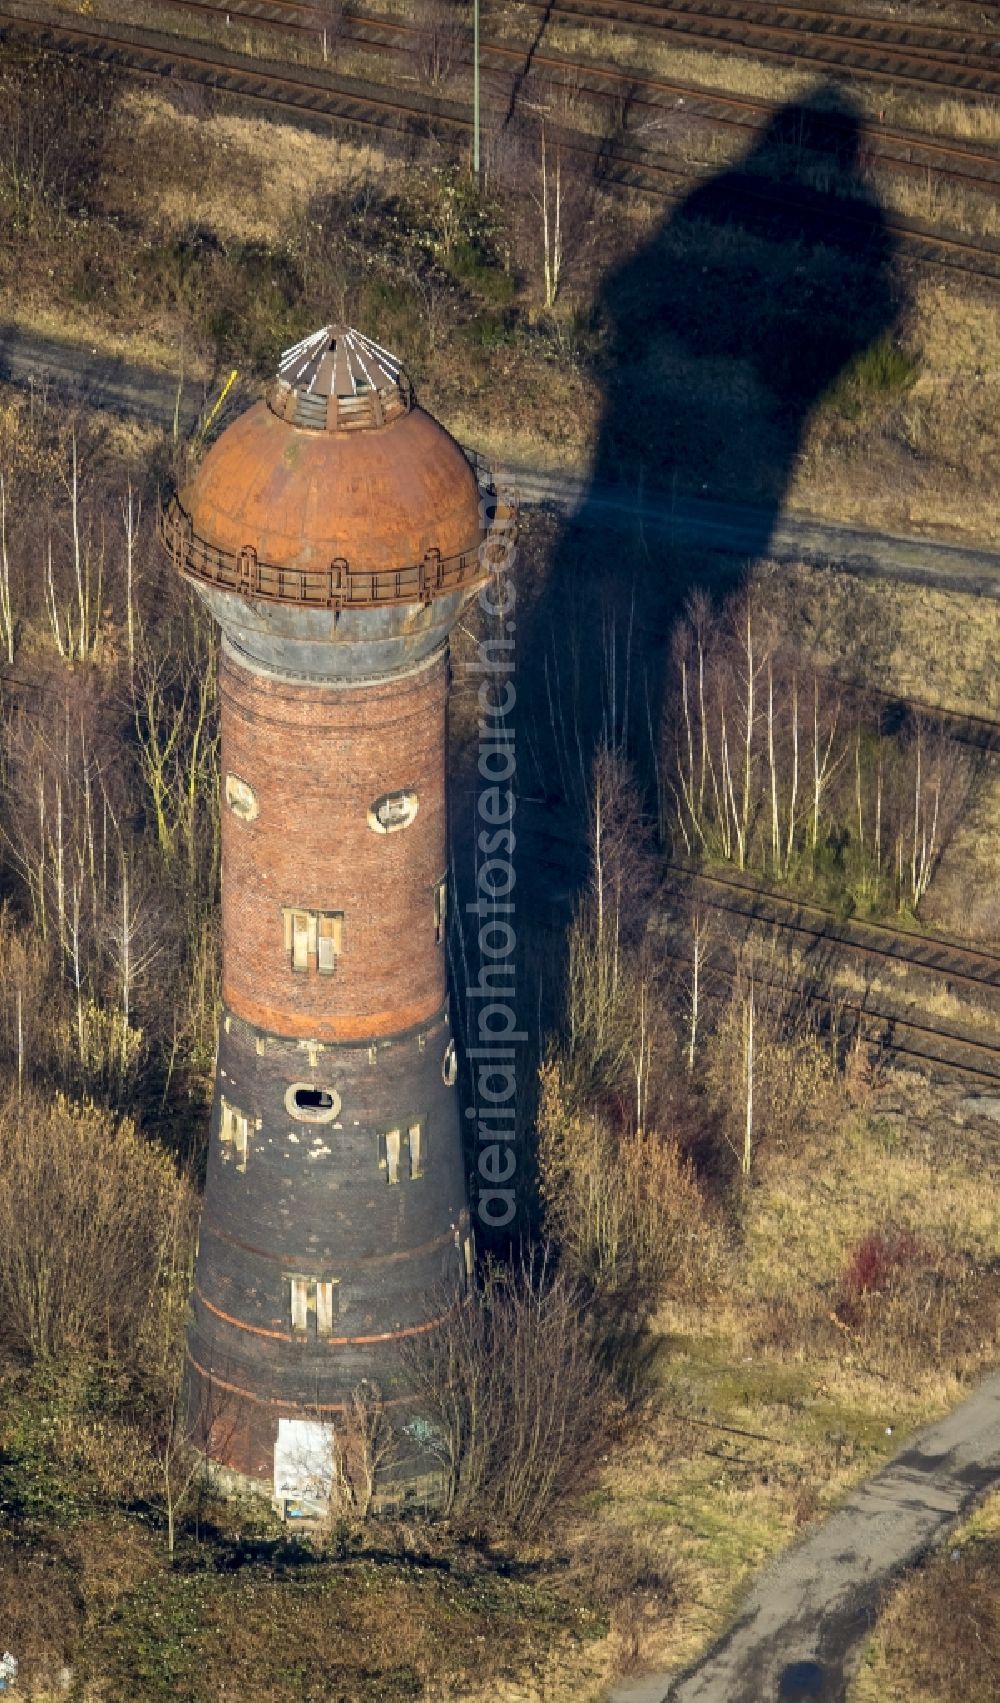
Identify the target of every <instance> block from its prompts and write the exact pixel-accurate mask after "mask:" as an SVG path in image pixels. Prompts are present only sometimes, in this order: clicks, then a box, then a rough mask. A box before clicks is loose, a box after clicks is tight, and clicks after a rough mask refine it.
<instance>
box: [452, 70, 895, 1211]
mask: <svg viewBox="0 0 1000 1703" xmlns="http://www.w3.org/2000/svg"><path fill="white" fill-rule="evenodd" d="M894 260H895V255H894V243H893V239H892V236H891V233H890V231H889V230H888V229H887V225H886V221H885V217H884V215H883V212H882V209H881V207H880V205H879V202H878V200H877V198H876V196H875V195H874V193H873V191H872V189H871V188H870V186H869V183H868V181H867V178H866V175H865V171H864V159H863V134H862V128H861V123H860V118H859V114H858V112H857V111H856V109H855V108H854V107H853V105H852V104H851V102H850V101H849V99H848V98H847V97H846V95H845V94H844V93H842V92H841V91H839V90H838V89H837V88H835V87H832V86H825V87H822V88H820V89H818V90H817V91H816V92H815V93H814V94H813V95H812V96H810V97H808V98H805V99H803V100H800V101H796V102H794V103H791V104H788V105H786V106H784V107H782V108H781V109H780V110H779V111H777V112H775V114H774V116H773V117H772V118H771V119H770V120H769V121H768V123H767V124H766V125H765V126H764V128H763V129H762V130H761V131H760V132H759V134H758V135H757V137H756V138H755V140H754V141H753V143H752V145H751V146H750V147H749V149H748V150H747V151H746V153H745V154H744V156H743V157H742V158H741V159H740V160H739V161H738V162H737V163H736V164H735V165H733V166H732V167H730V168H729V169H726V170H724V171H721V172H720V173H718V174H717V175H716V176H714V177H711V178H709V179H708V180H707V181H705V182H703V183H701V184H700V185H699V186H698V187H697V188H696V189H694V190H693V191H692V193H691V194H690V195H688V196H687V197H686V198H685V199H684V200H683V201H682V202H681V203H680V204H679V205H678V206H676V207H674V208H673V209H672V210H671V211H670V212H669V213H668V214H667V216H666V217H665V218H664V219H663V220H662V221H661V222H660V224H659V225H658V226H657V227H656V228H655V229H654V230H653V232H652V234H651V235H650V237H649V239H648V240H647V241H646V242H644V243H643V244H642V246H641V247H640V248H639V249H638V251H637V252H635V253H634V254H632V255H631V256H630V257H629V258H627V259H626V260H625V261H624V262H623V263H622V264H620V265H618V266H615V267H614V268H613V269H612V270H611V271H610V272H609V273H608V276H607V279H606V282H605V284H604V287H603V289H602V291H601V295H600V299H599V308H598V312H599V317H600V321H601V323H602V327H603V331H604V346H605V355H604V357H603V362H602V372H601V381H602V385H603V411H602V418H601V424H600V430H599V436H598V443H597V450H596V455H595V458H594V462H593V468H592V472H591V477H590V482H589V486H588V490H587V493H586V495H585V497H584V499H583V501H582V503H581V505H580V507H579V510H578V512H577V513H576V514H575V515H574V516H573V518H572V519H570V520H568V521H567V522H566V523H565V524H563V525H562V526H561V528H560V532H559V535H558V537H557V540H556V544H555V548H554V551H553V553H552V556H551V561H550V565H549V568H548V571H547V574H546V576H545V578H544V582H543V583H542V584H541V586H540V587H539V588H537V589H536V588H535V587H532V586H530V585H525V584H524V583H523V576H522V583H520V584H519V590H518V624H517V652H516V664H517V672H516V680H517V694H518V707H517V744H518V753H519V758H518V786H519V795H520V798H521V800H522V803H521V805H520V808H519V836H518V852H517V869H518V882H517V894H518V907H517V909H518V927H519V938H520V939H521V940H523V941H525V942H526V944H527V950H526V951H525V952H524V953H522V982H521V986H520V989H519V1004H520V1008H521V1011H522V1013H523V1014H524V1018H525V1022H524V1027H525V1028H526V1029H527V1030H528V1033H529V1035H530V1036H531V1038H532V1041H531V1044H530V1045H529V1047H528V1048H526V1049H525V1050H526V1052H530V1051H532V1050H534V1051H535V1052H536V1054H537V1046H538V1040H539V1037H540V1036H541V1035H542V1034H543V1033H544V1030H545V1028H546V1027H547V1026H551V1025H552V1024H554V1023H556V1022H557V1021H558V1018H559V1014H560V1007H561V990H562V983H563V975H564V969H565V932H566V923H567V921H568V918H569V915H570V913H571V910H572V905H573V901H574V898H575V896H576V894H577V893H578V891H579V889H580V886H581V884H582V882H583V881H584V880H585V879H586V837H587V808H588V807H587V792H588V785H589V776H590V772H591V767H592V763H593V758H594V755H595V753H596V751H597V749H598V747H599V746H600V744H601V743H602V742H604V741H609V742H611V743H613V744H615V745H616V746H618V747H620V748H623V749H624V750H625V751H626V752H627V753H628V754H629V755H630V756H631V758H632V760H633V762H634V763H635V767H636V772H637V776H638V778H639V780H640V782H641V784H642V785H643V786H644V788H645V789H647V792H648V793H649V794H651V793H652V776H653V773H654V768H655V764H654V747H655V746H656V743H657V741H658V739H659V734H660V727H661V722H662V718H663V712H664V704H665V701H666V698H667V696H668V693H669V668H668V663H669V645H670V633H671V628H672V625H673V623H674V621H675V619H676V617H677V615H678V614H679V613H680V612H681V610H682V609H683V607H684V604H685V600H686V599H687V597H688V596H689V594H690V593H691V592H692V591H693V590H694V589H695V588H696V587H699V586H701V587H704V588H706V589H707V590H708V591H709V592H710V593H711V594H712V595H713V596H715V597H719V598H721V597H722V596H723V595H724V594H725V592H726V591H727V590H730V589H733V588H734V587H735V586H736V585H738V584H739V583H740V581H741V580H742V578H743V577H744V575H745V572H746V568H747V564H748V563H749V562H752V561H753V560H754V559H756V558H766V557H767V556H768V551H769V545H770V541H771V537H772V533H773V530H774V526H775V523H776V521H777V519H778V517H779V515H780V513H781V510H782V507H783V504H784V502H785V498H786V495H787V492H788V489H789V485H790V482H791V480H792V478H793V475H794V472H795V468H796V463H797V460H798V458H799V455H800V453H801V450H802V445H803V440H804V436H805V433H806V429H807V426H808V424H809V421H810V417H811V416H812V414H813V412H814V410H815V408H816V406H817V404H818V403H819V401H820V400H821V398H823V397H824V396H825V395H827V394H828V393H829V391H830V389H831V387H832V386H834V385H835V384H837V382H838V380H843V379H844V375H845V374H847V373H848V371H849V369H851V368H852V366H853V365H854V363H856V362H857V361H858V358H859V357H861V356H863V355H864V353H865V351H868V350H871V349H873V348H874V347H875V346H876V345H878V344H879V342H880V341H881V340H883V339H884V338H885V337H886V336H887V335H888V334H889V333H891V331H892V328H893V326H894V325H895V324H896V323H897V321H898V318H899V315H900V313H901V311H902V306H903V303H902V298H901V287H900V285H899V282H898V279H897V277H896V275H895V266H894ZM691 496H701V497H703V498H705V499H706V500H708V499H715V500H720V499H723V500H728V501H730V502H738V503H740V504H744V505H751V510H750V511H748V513H747V514H746V515H745V516H744V525H743V530H742V533H741V547H740V554H739V556H738V557H733V556H731V555H730V556H728V557H723V556H718V555H711V554H710V553H709V552H707V551H698V552H695V551H692V550H691V549H690V548H683V547H681V546H680V545H679V544H678V543H677V542H676V541H675V539H674V538H673V537H672V527H671V518H670V517H671V512H672V509H673V506H674V505H675V504H676V503H677V502H679V501H680V500H681V499H682V498H690V497H691ZM637 497H639V498H641V499H642V503H643V505H644V506H645V510H646V512H645V513H642V512H640V513H639V514H637V515H633V516H632V517H631V518H624V517H623V515H622V513H621V512H620V510H619V509H618V508H616V506H615V505H620V504H621V502H622V499H625V500H626V502H634V499H636V498H637ZM540 799H544V801H545V804H546V806H547V807H548V808H543V809H539V808H538V806H537V803H535V804H532V803H528V802H525V801H527V800H540ZM650 807H651V808H652V797H650ZM556 824H558V829H557V831H558V841H552V840H551V839H550V838H549V837H548V836H549V834H550V833H551V831H552V829H553V827H554V826H555V825H556ZM458 837H459V838H460V837H461V835H460V834H459V836H458ZM560 843H561V844H562V846H563V849H562V850H560V849H559V846H560ZM462 863H464V864H465V867H468V860H462V859H460V866H461V864H462ZM536 1065H537V1056H536V1057H535V1058H533V1059H532V1060H531V1061H530V1063H529V1061H528V1060H527V1059H526V1060H525V1064H524V1069H523V1071H522V1080H521V1092H522V1094H524V1095H526V1096H530V1095H531V1094H532V1093H533V1081H534V1075H535V1067H536ZM528 1171H530V1154H527V1153H526V1155H525V1167H523V1168H522V1175H524V1176H526V1173H527V1172H528ZM524 1187H525V1189H526V1190H527V1189H528V1188H529V1185H528V1184H527V1181H525V1184H524ZM524 1207H525V1214H526V1219H527V1220H528V1221H530V1219H531V1207H530V1202H529V1201H527V1200H525V1201H524Z"/></svg>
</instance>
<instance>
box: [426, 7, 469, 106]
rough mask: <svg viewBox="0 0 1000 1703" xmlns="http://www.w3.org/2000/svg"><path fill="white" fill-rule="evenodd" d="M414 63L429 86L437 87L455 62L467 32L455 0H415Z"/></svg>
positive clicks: (458, 58) (460, 10)
mask: <svg viewBox="0 0 1000 1703" xmlns="http://www.w3.org/2000/svg"><path fill="white" fill-rule="evenodd" d="M414 15H415V21H416V25H417V31H418V34H417V45H416V62H417V66H418V69H419V72H420V75H421V77H422V79H423V81H424V82H425V83H429V84H430V86H431V88H432V89H437V88H440V87H441V85H442V84H443V83H447V81H448V79H449V78H450V77H451V74H452V72H453V70H454V69H455V67H456V66H457V65H458V63H459V61H460V58H461V53H462V47H463V44H464V42H465V40H466V37H467V34H468V28H467V24H466V20H465V12H464V8H462V7H461V6H459V5H458V4H456V0H418V4H417V6H416V8H415V14H414Z"/></svg>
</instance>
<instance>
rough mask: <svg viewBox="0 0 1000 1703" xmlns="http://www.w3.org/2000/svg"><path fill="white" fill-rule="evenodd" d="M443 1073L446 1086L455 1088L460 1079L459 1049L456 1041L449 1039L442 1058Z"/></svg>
mask: <svg viewBox="0 0 1000 1703" xmlns="http://www.w3.org/2000/svg"><path fill="white" fill-rule="evenodd" d="M441 1075H442V1077H443V1079H444V1085H445V1087H446V1088H454V1086H455V1083H456V1081H457V1080H458V1049H457V1047H456V1046H455V1043H454V1041H449V1042H448V1045H447V1046H446V1047H445V1049H444V1058H443V1059H442V1060H441Z"/></svg>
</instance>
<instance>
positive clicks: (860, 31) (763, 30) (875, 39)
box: [524, 0, 1000, 98]
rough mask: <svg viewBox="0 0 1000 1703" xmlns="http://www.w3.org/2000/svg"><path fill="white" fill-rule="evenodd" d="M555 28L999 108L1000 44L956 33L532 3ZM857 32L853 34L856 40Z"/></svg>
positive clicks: (579, 0)
mask: <svg viewBox="0 0 1000 1703" xmlns="http://www.w3.org/2000/svg"><path fill="white" fill-rule="evenodd" d="M524 4H525V5H526V7H527V9H528V10H529V11H531V12H537V13H540V14H542V15H544V16H545V17H546V19H550V20H551V21H552V22H561V21H565V22H570V23H581V24H587V25H593V24H597V23H605V24H617V25H618V27H619V28H624V29H627V30H629V31H636V32H639V33H643V34H648V33H650V32H653V33H654V34H656V35H659V36H661V37H668V38H669V39H670V40H672V41H676V42H677V44H678V45H679V46H685V47H691V48H698V49H702V50H704V51H707V52H716V53H718V52H720V51H723V52H725V51H734V50H735V51H737V52H741V53H749V54H750V55H751V56H752V57H753V58H755V59H760V60H764V61H765V62H767V63H769V64H778V65H786V66H789V67H794V66H800V67H802V68H803V69H806V70H811V71H818V72H824V73H826V74H828V75H829V74H831V73H832V74H834V75H837V74H843V73H848V74H850V75H851V76H861V77H865V78H866V79H868V80H870V81H872V82H876V83H883V84H891V85H892V86H893V87H894V88H905V89H914V90H923V91H924V92H925V93H936V94H939V95H940V94H942V93H945V94H950V95H971V96H974V97H983V96H985V97H988V98H993V97H996V96H997V95H998V94H1000V53H994V50H993V46H992V44H993V42H994V41H995V40H997V39H1000V29H998V31H997V34H996V36H994V35H993V34H992V32H989V33H988V32H986V31H983V30H972V29H961V30H956V28H955V26H953V25H923V26H921V25H900V24H897V23H895V22H892V21H890V20H888V19H881V18H875V17H871V16H867V15H863V14H857V13H843V12H833V11H826V10H825V9H824V10H820V9H819V8H816V7H812V8H810V7H805V6H798V5H779V4H773V3H772V0H660V3H658V4H657V3H654V0H555V3H553V4H552V5H548V4H546V0H524ZM852 32H853V33H852Z"/></svg>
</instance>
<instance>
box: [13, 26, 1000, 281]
mask: <svg viewBox="0 0 1000 1703" xmlns="http://www.w3.org/2000/svg"><path fill="white" fill-rule="evenodd" d="M5 35H6V36H11V37H17V36H20V37H22V38H25V39H28V40H33V41H35V42H36V43H39V44H40V45H41V46H42V47H45V48H47V49H49V50H50V51H55V52H64V53H77V52H81V51H82V52H85V53H87V54H88V55H89V56H90V57H93V58H96V59H99V60H103V61H105V62H107V63H109V64H111V65H114V66H117V67H120V68H123V69H125V70H128V71H132V72H137V73H138V74H140V75H146V76H157V77H163V76H176V75H177V74H178V73H179V74H180V75H182V76H186V77H188V78H189V79H190V80H191V81H193V82H200V83H203V84H206V85H207V86H208V87H210V88H213V89H215V90H217V91H218V92H220V93H225V94H230V95H233V96H235V97H237V98H239V99H242V100H248V101H252V102H254V103H256V104H259V105H264V106H269V107H273V108H276V109H277V110H279V111H285V112H291V111H294V112H298V113H301V114H302V115H303V116H307V117H310V118H312V119H318V120H320V121H323V122H327V123H336V122H342V123H348V124H351V125H355V126H357V127H359V128H363V129H368V130H377V129H380V128H383V127H384V126H385V124H386V123H387V122H389V123H393V122H395V123H396V124H397V125H399V126H400V127H401V128H406V129H410V130H413V129H415V128H416V129H418V130H423V131H426V130H427V129H428V127H430V128H431V129H433V127H434V126H441V127H443V128H445V129H449V130H451V131H452V132H454V133H456V134H459V135H462V136H466V135H468V134H469V132H470V129H471V120H470V119H469V117H468V115H467V114H466V113H465V112H464V110H462V109H460V108H458V107H457V106H454V105H446V104H445V103H444V102H442V101H436V100H431V99H429V98H427V97H417V96H414V97H411V100H410V101H409V102H403V101H400V100H390V99H388V98H386V97H385V96H384V95H383V94H382V93H380V92H373V91H372V90H371V88H370V86H366V85H358V84H357V83H354V82H353V81H351V84H350V87H346V86H345V84H347V83H348V82H349V81H350V80H348V79H344V78H341V79H337V80H331V79H328V78H323V79H320V78H319V76H318V74H314V76H313V77H312V78H306V77H303V76H302V75H299V76H295V77H293V76H291V75H289V74H287V73H282V72H280V71H275V70H270V69H265V68H263V67H261V66H260V65H259V63H258V62H257V61H254V60H246V59H244V58H242V57H241V56H238V55H233V54H226V55H222V54H221V51H213V50H212V49H210V48H209V47H207V46H206V47H205V48H204V49H203V50H202V51H201V52H195V51H193V50H192V49H190V48H184V47H177V46H175V45H174V44H173V42H170V43H169V45H167V44H166V43H163V42H162V38H161V40H160V41H157V42H155V43H150V42H148V41H145V42H144V41H141V40H137V39H135V37H132V38H125V37H122V36H115V35H113V34H112V33H111V30H110V27H108V26H102V25H100V24H98V23H96V22H94V21H91V22H90V23H89V24H88V25H83V24H80V23H76V22H75V21H74V22H73V23H72V24H63V23H61V22H60V23H54V22H52V21H51V19H44V20H43V19H38V18H31V17H29V16H27V15H25V14H22V13H9V12H6V11H4V10H2V9H0V37H2V36H5ZM553 138H554V141H558V144H559V146H560V147H561V148H562V149H563V150H564V151H565V152H567V153H576V154H579V155H582V156H584V157H585V158H587V159H589V160H590V161H592V162H593V163H594V164H595V166H598V167H599V169H600V173H601V181H602V183H603V185H604V187H606V188H609V189H616V188H617V189H635V190H638V191H640V192H643V193H646V194H652V195H655V196H658V197H659V198H661V199H662V200H664V201H665V202H667V203H668V204H670V203H672V202H677V201H679V200H681V199H683V197H684V196H685V195H686V194H688V193H690V191H691V188H692V186H693V184H694V183H696V182H697V181H699V180H698V178H697V176H696V175H694V174H691V173H689V172H682V171H679V170H677V169H676V168H674V167H671V166H668V165H667V164H665V163H664V162H663V161H662V160H661V159H658V158H657V157H655V156H654V155H651V154H650V153H649V152H648V151H644V150H642V149H639V148H628V149H626V148H625V147H624V146H623V145H622V144H619V145H618V146H617V148H615V149H609V148H606V147H605V146H604V145H603V144H602V143H600V142H598V141H596V140H595V141H591V140H590V139H589V138H584V137H582V136H581V135H579V134H577V133H568V134H567V133H564V134H562V135H561V136H558V137H556V136H555V133H553ZM737 175H738V174H736V173H734V172H730V173H729V176H730V180H731V183H732V187H733V188H734V190H735V188H736V183H735V181H734V180H735V179H736V177H737ZM739 191H740V194H741V196H742V197H743V198H744V199H745V200H749V201H756V202H758V203H760V204H762V205H764V206H770V207H772V208H773V209H774V210H775V213H776V215H777V216H779V217H781V218H782V219H783V221H784V222H785V223H786V224H787V219H788V215H789V212H790V211H792V210H796V211H797V212H798V213H799V214H800V216H801V217H802V218H803V219H804V220H805V222H806V223H811V224H812V225H813V227H814V228H815V229H816V230H817V232H818V234H819V235H820V236H823V235H825V234H827V233H828V231H829V227H830V226H831V225H838V224H839V225H843V226H846V227H848V228H849V229H854V230H856V231H858V232H859V233H861V232H863V233H865V234H866V235H870V234H871V233H872V232H873V231H874V230H876V229H881V230H883V231H884V232H885V233H886V234H887V235H890V236H894V237H896V238H898V239H899V240H900V241H901V243H904V244H906V245H907V247H908V248H909V249H910V251H911V253H912V255H913V257H914V258H916V259H919V260H922V261H923V262H924V263H925V264H929V265H936V266H940V267H943V268H947V269H949V270H952V269H957V270H960V271H962V272H963V273H965V274H966V275H967V276H970V277H972V276H974V277H978V278H982V279H984V280H986V281H988V282H990V283H996V282H997V280H998V279H1000V242H993V241H992V240H990V239H980V240H978V241H972V240H969V239H967V238H964V237H961V236H958V235H957V234H952V235H944V234H942V233H940V232H938V231H935V230H933V229H931V228H930V227H923V226H922V225H921V224H920V222H919V221H916V220H907V219H903V218H902V217H900V216H898V215H887V214H884V213H883V212H882V210H881V209H880V208H878V207H867V206H864V205H859V204H858V203H857V202H851V201H849V200H847V199H846V198H844V199H842V200H838V198H836V197H825V198H823V199H822V202H821V203H820V198H819V197H817V196H815V195H814V196H812V197H808V196H805V195H802V194H796V192H795V191H794V189H793V188H792V186H790V185H788V184H780V183H776V184H774V185H773V186H769V185H768V183H767V180H766V179H764V178H763V177H762V176H756V175H752V174H749V173H746V174H744V175H743V178H742V181H741V182H740V183H739Z"/></svg>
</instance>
